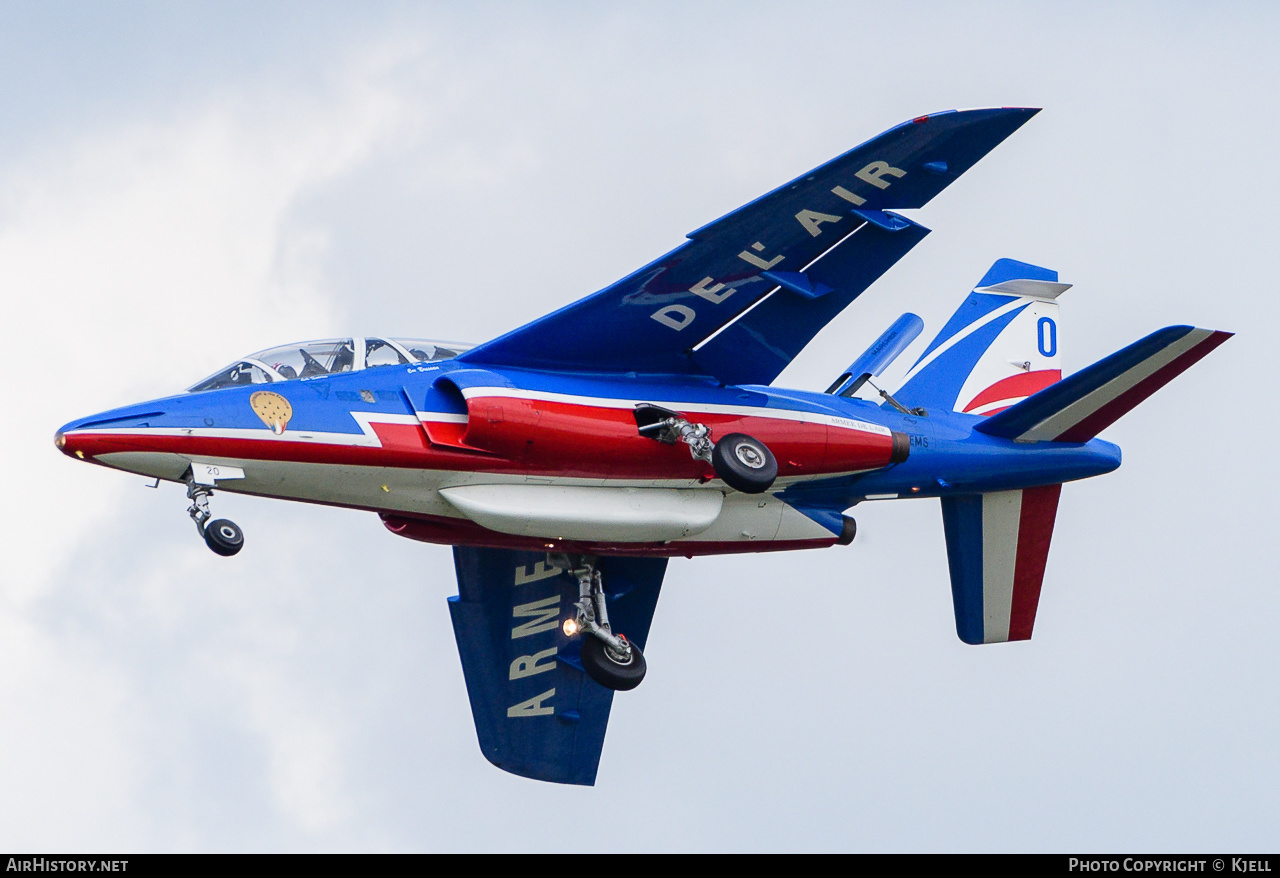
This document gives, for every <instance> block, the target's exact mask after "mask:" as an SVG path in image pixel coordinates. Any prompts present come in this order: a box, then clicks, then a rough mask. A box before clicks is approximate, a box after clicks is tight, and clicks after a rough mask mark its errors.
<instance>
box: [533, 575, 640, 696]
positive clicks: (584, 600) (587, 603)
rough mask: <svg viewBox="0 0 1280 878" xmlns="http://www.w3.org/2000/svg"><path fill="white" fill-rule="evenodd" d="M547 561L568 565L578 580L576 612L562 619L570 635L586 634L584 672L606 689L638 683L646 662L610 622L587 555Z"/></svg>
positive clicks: (601, 579) (600, 582)
mask: <svg viewBox="0 0 1280 878" xmlns="http://www.w3.org/2000/svg"><path fill="white" fill-rule="evenodd" d="M547 560H548V564H549V565H553V566H556V567H560V568H561V569H567V570H568V571H569V572H570V573H572V574H573V576H574V578H575V579H577V580H578V605H577V612H576V613H575V614H574V617H573V618H572V619H568V620H566V621H565V623H564V632H565V633H566V634H568V635H569V636H571V637H572V636H573V635H575V634H578V633H579V632H581V633H583V634H585V635H587V636H586V637H585V638H584V639H583V641H582V667H583V670H585V671H586V672H587V676H589V677H590V678H591V679H593V680H595V681H596V682H597V683H599V684H600V685H601V686H604V687H605V688H606V689H613V690H616V691H626V690H629V689H634V688H636V687H637V686H639V685H640V681H641V680H643V679H644V674H645V671H646V670H648V666H647V665H646V664H645V661H644V655H642V654H641V652H640V647H638V646H636V645H635V644H634V643H632V642H631V641H629V640H627V638H626V635H625V634H614V633H613V629H612V628H611V627H610V626H609V608H608V603H607V599H606V598H605V593H604V576H603V574H601V572H600V570H599V569H598V568H597V567H596V559H595V558H593V557H592V556H590V555H549V556H548V559H547Z"/></svg>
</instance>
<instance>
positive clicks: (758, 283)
mask: <svg viewBox="0 0 1280 878" xmlns="http://www.w3.org/2000/svg"><path fill="white" fill-rule="evenodd" d="M1037 112H1039V111H1038V110H1036V109H1021V108H1003V109H984V110H951V111H947V112H943V113H936V114H934V115H930V116H921V117H919V118H917V119H913V120H912V121H910V122H905V123H903V124H901V125H898V126H897V127H896V128H891V129H890V130H888V131H886V132H885V133H883V134H881V135H880V136H878V137H875V138H873V139H872V140H869V141H867V142H866V143H864V144H862V145H861V146H858V147H855V148H853V149H851V150H850V151H848V152H846V153H845V154H844V155H841V156H839V157H837V158H835V159H832V160H831V161H829V162H827V163H826V164H824V165H822V166H821V167H818V168H815V169H814V170H812V171H810V172H809V173H807V174H804V175H802V176H800V177H797V178H796V179H794V180H792V181H791V182H790V183H787V184H785V185H783V186H780V187H779V188H777V189H775V190H773V191H772V192H769V193H768V194H766V195H763V196H761V197H760V198H757V199H756V200H755V201H752V202H751V203H749V204H747V205H745V206H743V207H740V208H738V209H737V210H735V211H733V212H732V213H730V214H728V215H726V216H723V217H721V218H720V219H718V220H716V221H715V222H713V223H710V224H708V225H705V226H703V227H702V228H700V229H697V230H695V231H693V232H690V233H689V235H688V238H689V240H688V241H687V242H686V243H684V244H682V245H681V246H679V247H677V248H676V249H675V250H672V251H671V252H670V253H668V254H666V255H665V256H662V257H661V258H659V259H657V260H656V261H654V262H652V263H650V264H649V265H646V266H645V267H643V268H641V269H640V270H638V271H636V272H634V273H633V274H630V275H628V276H627V277H625V278H623V279H622V280H620V281H618V282H617V283H615V284H613V285H612V286H609V287H606V288H605V289H603V290H601V291H600V292H598V293H595V294H593V295H590V296H587V297H586V298H585V299H581V300H579V301H578V302H575V303H573V304H571V305H568V306H567V307H564V308H561V309H560V310H558V311H555V312H553V313H551V314H549V315H547V316H545V317H542V318H540V319H538V320H535V321H533V322H532V323H529V324H526V325H525V326H522V327H520V328H519V329H516V330H514V331H512V332H509V333H507V334H506V335H503V336H500V337H498V338H496V339H494V340H493V341H490V342H488V343H486V344H483V345H480V346H479V347H476V348H473V349H472V350H470V351H468V352H467V353H465V354H463V355H462V356H461V357H459V359H460V360H464V361H470V362H476V363H488V364H493V365H507V366H526V367H528V368H534V369H546V370H553V371H575V372H583V371H585V372H598V373H628V372H644V373H662V374H687V375H706V376H710V377H713V378H715V379H717V380H718V381H720V382H722V383H725V384H768V383H769V382H771V381H772V380H773V379H774V378H776V377H777V375H778V373H779V372H781V371H782V369H783V368H784V367H785V366H786V365H787V364H788V363H789V362H790V361H791V360H792V359H793V358H794V357H795V356H796V354H798V353H799V352H800V350H801V349H802V348H803V347H804V346H805V345H806V344H808V343H809V341H810V340H811V339H812V338H813V336H814V335H816V334H817V332H818V331H819V330H820V329H821V328H822V327H823V326H825V325H826V324H827V323H828V322H829V321H830V320H831V319H832V318H833V317H835V315H836V314H838V313H840V311H841V310H843V309H844V308H845V306H847V305H848V304H849V303H850V302H852V301H853V299H854V298H856V297H857V296H858V295H859V294H860V293H861V292H862V291H863V290H864V289H866V288H867V287H868V286H870V285H871V283H873V282H874V281H875V280H876V279H877V278H878V277H879V276H880V275H881V274H883V273H884V272H885V271H886V270H888V269H889V267H890V266H892V265H893V264H894V263H895V262H897V261H898V259H900V258H902V256H903V255H905V254H906V252H907V251H908V250H910V249H911V248H912V247H913V246H915V244H916V243H918V242H919V241H920V240H921V239H923V237H924V236H925V235H926V234H927V233H928V230H927V229H925V228H923V227H921V226H919V225H916V224H915V223H913V222H911V221H910V220H907V219H905V218H903V217H901V216H898V215H896V214H893V213H889V212H888V211H890V210H892V209H907V208H916V207H921V206H923V205H924V204H925V203H927V202H928V201H929V200H930V199H931V198H933V196H935V195H937V194H938V193H939V192H941V191H942V190H943V189H945V188H946V187H947V185H948V184H950V183H951V181H952V180H954V179H956V177H958V176H960V174H962V173H964V172H965V171H966V170H968V169H969V168H970V167H971V166H972V165H973V164H974V163H975V162H977V161H978V159H980V158H982V157H983V156H984V155H986V154H987V153H988V152H990V151H991V150H992V149H993V148H995V146H996V145H997V144H999V143H1000V142H1001V141H1003V140H1004V139H1005V138H1006V137H1008V136H1009V135H1010V134H1012V133H1013V132H1014V131H1016V130H1017V129H1018V128H1019V127H1021V126H1022V124H1023V123H1025V122H1026V121H1027V120H1028V119H1030V118H1031V117H1032V116H1033V115H1035V114H1036V113H1037Z"/></svg>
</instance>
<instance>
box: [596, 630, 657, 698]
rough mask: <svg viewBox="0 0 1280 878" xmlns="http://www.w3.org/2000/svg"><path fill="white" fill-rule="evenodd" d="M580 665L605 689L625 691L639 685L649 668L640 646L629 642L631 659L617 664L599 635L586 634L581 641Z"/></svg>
mask: <svg viewBox="0 0 1280 878" xmlns="http://www.w3.org/2000/svg"><path fill="white" fill-rule="evenodd" d="M582 667H583V668H584V669H585V670H586V672H587V676H588V677H590V678H591V679H593V680H595V681H596V682H597V683H599V684H600V685H601V686H603V687H604V688H606V689H613V690H615V691H617V692H626V691H628V690H630V689H634V688H636V687H637V686H639V685H640V681H641V680H643V679H644V672H645V671H647V670H648V669H649V667H648V665H646V664H645V661H644V655H642V654H641V652H640V647H638V646H636V645H635V644H634V643H633V644H631V660H630V661H629V662H627V664H625V665H623V664H619V663H618V662H616V661H614V660H613V657H612V656H610V655H609V651H608V650H607V649H606V648H605V642H604V641H603V640H601V639H600V638H599V637H595V636H594V635H591V634H588V635H586V636H585V638H584V639H583V641H582Z"/></svg>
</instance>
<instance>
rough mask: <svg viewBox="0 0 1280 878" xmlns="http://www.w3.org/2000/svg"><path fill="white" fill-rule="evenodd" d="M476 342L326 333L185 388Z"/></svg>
mask: <svg viewBox="0 0 1280 878" xmlns="http://www.w3.org/2000/svg"><path fill="white" fill-rule="evenodd" d="M472 347H474V346H473V345H469V344H463V343H459V342H451V341H433V340H429V339H421V338H391V339H388V338H372V337H367V338H326V339H319V340H316V341H301V342H296V343H294V344H287V345H281V346H280V347H277V348H268V349H267V350H265V351H258V352H257V353H256V354H249V356H247V357H242V358H241V359H239V360H237V361H236V362H234V363H232V364H231V365H230V366H227V367H226V368H225V369H220V370H218V371H217V372H215V373H214V374H212V375H210V376H209V377H208V378H206V379H204V380H203V381H201V382H199V383H198V384H194V385H192V386H191V387H189V388H187V391H188V392H189V393H199V392H200V391H202V390H217V389H218V388H221V387H237V386H242V385H245V384H269V383H271V382H274V381H292V380H294V379H295V378H315V377H318V376H320V375H335V374H337V373H339V372H358V371H360V370H362V369H373V368H376V367H378V366H397V365H401V366H402V365H407V364H409V363H428V362H434V361H437V360H448V359H450V358H452V357H456V356H457V355H458V354H460V353H462V352H463V351H466V350H470V349H471V348H472Z"/></svg>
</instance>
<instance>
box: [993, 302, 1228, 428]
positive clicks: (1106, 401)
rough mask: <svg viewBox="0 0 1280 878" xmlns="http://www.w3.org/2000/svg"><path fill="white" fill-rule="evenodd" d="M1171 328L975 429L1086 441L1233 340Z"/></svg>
mask: <svg viewBox="0 0 1280 878" xmlns="http://www.w3.org/2000/svg"><path fill="white" fill-rule="evenodd" d="M1231 335H1232V333H1230V332H1221V331H1215V330H1212V329H1197V328H1195V327H1193V326H1167V327H1165V328H1164V329H1161V330H1157V331H1156V332H1153V333H1151V335H1149V336H1147V337H1146V338H1144V339H1142V340H1141V341H1138V342H1134V343H1133V344H1131V345H1129V346H1128V347H1127V348H1124V349H1123V350H1120V351H1117V352H1116V353H1114V354H1112V355H1111V356H1109V357H1107V358H1105V359H1103V360H1099V361H1098V362H1096V363H1094V364H1093V365H1092V366H1089V367H1087V368H1085V369H1081V370H1080V371H1079V372H1077V373H1076V374H1074V375H1072V376H1071V377H1070V378H1067V379H1066V380H1064V381H1059V382H1058V383H1057V384H1054V385H1053V386H1051V387H1048V388H1046V389H1045V390H1042V391H1040V392H1039V393H1037V394H1035V395H1034V396H1032V397H1029V398H1028V399H1026V400H1023V401H1022V402H1020V403H1018V404H1017V405H1015V406H1012V407H1010V408H1008V409H1006V410H1004V411H1003V412H1001V413H1000V414H998V415H995V416H994V417H992V418H990V419H989V420H986V421H983V422H982V423H981V424H979V425H978V426H977V427H976V429H977V430H979V431H981V432H983V433H987V434H989V435H991V436H1001V437H1003V438H1006V439H1013V440H1015V441H1018V442H1043V441H1057V442H1087V441H1089V440H1090V439H1092V438H1093V437H1094V436H1096V435H1098V433H1100V432H1102V430H1104V429H1106V428H1107V427H1109V426H1110V425H1111V424H1113V423H1115V422H1116V421H1117V420H1119V419H1120V418H1121V417H1122V416H1123V415H1124V414H1126V413H1127V412H1129V411H1130V410H1131V409H1133V407H1134V406H1136V405H1138V403H1140V402H1142V401H1143V400H1144V399H1146V398H1147V397H1148V396H1150V395H1151V394H1153V393H1155V392H1156V391H1157V390H1159V389H1160V388H1161V387H1164V386H1165V385H1166V384H1168V383H1169V382H1170V381H1172V380H1173V379H1174V378H1175V377H1177V376H1178V375H1180V374H1181V373H1182V372H1184V371H1186V370H1187V369H1189V368H1190V367H1191V366H1192V365H1194V364H1195V363H1196V362H1198V361H1199V360H1200V359H1201V358H1202V357H1204V356H1205V355H1206V354H1208V353H1209V352H1210V351H1212V350H1213V349H1214V348H1216V347H1217V346H1218V345H1220V344H1222V343H1223V342H1224V341H1226V340H1227V339H1229V338H1230V337H1231Z"/></svg>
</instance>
